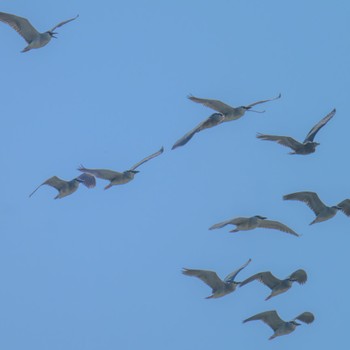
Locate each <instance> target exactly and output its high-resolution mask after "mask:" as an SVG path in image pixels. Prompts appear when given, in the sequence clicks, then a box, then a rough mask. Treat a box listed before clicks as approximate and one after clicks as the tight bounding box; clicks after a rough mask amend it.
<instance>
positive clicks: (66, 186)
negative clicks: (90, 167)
mask: <svg viewBox="0 0 350 350" xmlns="http://www.w3.org/2000/svg"><path fill="white" fill-rule="evenodd" d="M81 183H82V184H83V185H85V186H86V187H87V188H94V187H95V186H96V179H95V178H94V177H93V176H91V175H89V174H85V173H84V174H81V175H80V176H78V177H76V178H75V179H73V180H71V181H65V180H62V179H60V178H59V177H57V176H52V177H50V178H49V179H47V180H46V181H44V182H43V183H42V184H41V185H39V186H38V187H37V188H36V189H35V190H34V191H33V192H32V193H31V194H30V195H29V197H31V196H32V195H33V194H34V193H35V192H36V191H37V190H38V189H39V188H40V187H41V186H43V185H48V186H51V187H54V188H56V190H57V191H58V195H57V196H56V197H55V199H58V198H63V197H66V196H69V195H70V194H72V193H74V192H75V191H76V190H77V189H78V187H79V184H81Z"/></svg>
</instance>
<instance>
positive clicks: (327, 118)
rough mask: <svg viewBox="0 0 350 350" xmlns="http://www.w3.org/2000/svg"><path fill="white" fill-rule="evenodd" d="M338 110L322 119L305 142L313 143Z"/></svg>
mask: <svg viewBox="0 0 350 350" xmlns="http://www.w3.org/2000/svg"><path fill="white" fill-rule="evenodd" d="M335 112H336V109H335V108H334V109H333V110H332V111H331V112H330V113H328V114H327V115H326V116H325V117H324V118H323V119H321V120H320V121H319V122H318V123H317V124H316V125H315V126H314V127H313V128H312V129H311V130H310V131H309V133H308V134H307V136H306V138H305V140H304V142H307V141H313V140H314V138H315V136H316V134H317V133H318V132H319V131H320V129H321V128H323V127H324V126H325V125H326V124H327V123H328V122H329V121H330V120H331V119H332V118H333V117H334V115H335Z"/></svg>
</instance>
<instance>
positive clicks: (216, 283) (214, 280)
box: [182, 268, 224, 290]
mask: <svg viewBox="0 0 350 350" xmlns="http://www.w3.org/2000/svg"><path fill="white" fill-rule="evenodd" d="M182 273H183V274H184V275H186V276H195V277H198V278H199V279H201V280H202V281H203V282H204V283H206V284H207V285H208V286H209V287H211V288H212V289H213V290H217V289H220V288H221V287H222V286H223V284H224V282H223V281H222V280H221V279H220V278H219V276H218V275H217V274H216V272H214V271H208V270H193V269H186V268H184V269H183V271H182Z"/></svg>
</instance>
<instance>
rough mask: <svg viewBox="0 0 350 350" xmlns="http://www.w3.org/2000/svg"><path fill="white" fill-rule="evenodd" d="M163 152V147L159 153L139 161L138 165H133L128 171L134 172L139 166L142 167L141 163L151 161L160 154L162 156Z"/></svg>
mask: <svg viewBox="0 0 350 350" xmlns="http://www.w3.org/2000/svg"><path fill="white" fill-rule="evenodd" d="M163 152H164V147H162V148H161V149H160V150H159V151H157V152H155V153H153V154H151V155H149V156H148V157H146V158H143V159H142V160H140V161H139V162H138V163H136V164H135V165H133V166H132V167H131V168H130V169H129V170H135V169H136V168H138V167H139V166H140V165H142V164H143V163H146V162H148V161H149V160H151V159H152V158H155V157H158V156H159V155H160V154H162V153H163Z"/></svg>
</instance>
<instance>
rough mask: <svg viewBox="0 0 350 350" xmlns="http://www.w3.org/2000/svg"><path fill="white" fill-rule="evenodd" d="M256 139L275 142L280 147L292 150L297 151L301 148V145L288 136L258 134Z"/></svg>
mask: <svg viewBox="0 0 350 350" xmlns="http://www.w3.org/2000/svg"><path fill="white" fill-rule="evenodd" d="M256 137H257V138H258V139H261V140H265V141H276V142H277V143H279V144H280V145H282V146H286V147H289V148H291V149H293V150H297V149H298V148H299V147H302V146H303V144H302V143H300V142H298V141H297V140H294V139H293V137H289V136H278V135H266V134H260V133H258V134H257V135H256Z"/></svg>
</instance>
